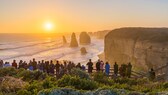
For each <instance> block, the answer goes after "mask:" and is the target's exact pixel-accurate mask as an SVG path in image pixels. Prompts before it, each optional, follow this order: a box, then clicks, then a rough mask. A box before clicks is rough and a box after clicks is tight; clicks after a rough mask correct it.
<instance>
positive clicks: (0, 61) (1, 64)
mask: <svg viewBox="0 0 168 95" xmlns="http://www.w3.org/2000/svg"><path fill="white" fill-rule="evenodd" d="M3 65H4V63H3V60H0V68H3Z"/></svg>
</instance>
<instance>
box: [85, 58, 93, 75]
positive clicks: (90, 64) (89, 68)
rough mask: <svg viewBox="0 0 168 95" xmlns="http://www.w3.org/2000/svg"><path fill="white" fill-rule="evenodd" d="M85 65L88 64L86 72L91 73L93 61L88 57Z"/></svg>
mask: <svg viewBox="0 0 168 95" xmlns="http://www.w3.org/2000/svg"><path fill="white" fill-rule="evenodd" d="M86 65H88V73H92V70H93V62H92V60H91V59H89V62H88V63H87V64H86Z"/></svg>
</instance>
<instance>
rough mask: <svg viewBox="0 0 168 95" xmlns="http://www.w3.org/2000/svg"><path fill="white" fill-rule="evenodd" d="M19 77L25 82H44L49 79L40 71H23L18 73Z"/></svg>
mask: <svg viewBox="0 0 168 95" xmlns="http://www.w3.org/2000/svg"><path fill="white" fill-rule="evenodd" d="M17 76H18V77H22V79H23V80H24V81H33V80H43V79H45V78H46V77H47V74H46V73H43V72H40V71H28V70H23V71H21V72H19V73H18V75H17Z"/></svg>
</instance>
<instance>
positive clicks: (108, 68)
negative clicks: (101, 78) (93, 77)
mask: <svg viewBox="0 0 168 95" xmlns="http://www.w3.org/2000/svg"><path fill="white" fill-rule="evenodd" d="M105 73H106V75H109V74H110V64H109V63H108V62H106V65H105Z"/></svg>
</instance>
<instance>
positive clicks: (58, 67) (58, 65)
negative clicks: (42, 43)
mask: <svg viewBox="0 0 168 95" xmlns="http://www.w3.org/2000/svg"><path fill="white" fill-rule="evenodd" d="M55 67H56V75H59V72H60V64H59V61H57V63H56V65H55Z"/></svg>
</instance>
